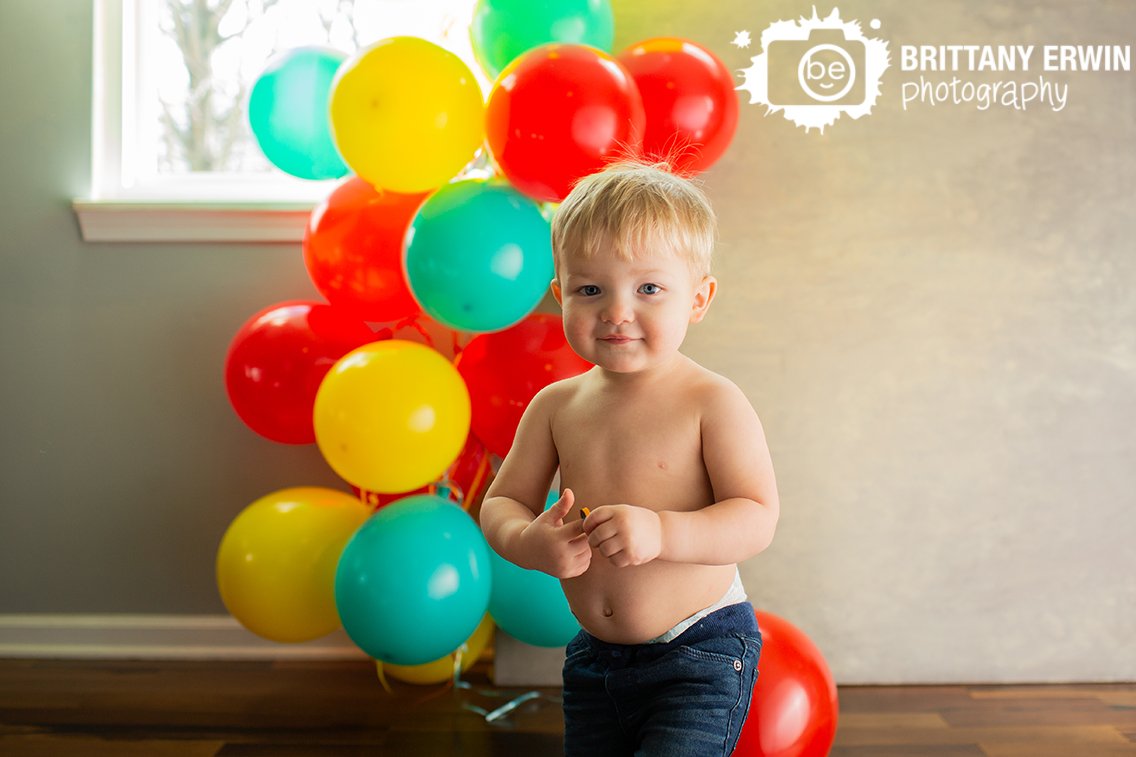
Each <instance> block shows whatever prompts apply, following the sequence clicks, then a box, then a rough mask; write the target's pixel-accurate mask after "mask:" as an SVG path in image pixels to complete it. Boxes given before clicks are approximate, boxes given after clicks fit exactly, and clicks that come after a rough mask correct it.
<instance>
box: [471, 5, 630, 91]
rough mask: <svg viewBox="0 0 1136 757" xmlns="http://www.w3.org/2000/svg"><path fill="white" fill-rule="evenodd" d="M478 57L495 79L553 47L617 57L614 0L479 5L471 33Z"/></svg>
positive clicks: (475, 11) (474, 15)
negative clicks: (537, 50) (523, 57)
mask: <svg viewBox="0 0 1136 757" xmlns="http://www.w3.org/2000/svg"><path fill="white" fill-rule="evenodd" d="M469 34H470V40H471V41H472V42H473V54H474V57H476V58H477V62H478V63H480V64H481V67H482V68H483V69H485V72H486V73H487V74H489V77H490V78H491V79H495V78H497V74H499V73H501V70H502V69H503V68H505V66H507V65H509V63H510V62H511V61H512V60H513V59H514V58H516V57H517V56H518V55H520V54H521V53H523V52H525V51H527V50H531V49H533V48H534V47H538V46H540V45H544V44H547V43H549V42H565V43H571V44H580V45H591V46H592V47H598V48H599V49H601V50H603V51H604V52H608V53H610V52H611V44H612V40H613V38H614V36H615V23H614V20H613V16H612V12H611V2H610V0H557V2H533V0H479V2H478V3H477V7H476V8H475V9H474V11H473V21H472V23H470V27H469Z"/></svg>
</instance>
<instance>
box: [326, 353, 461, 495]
mask: <svg viewBox="0 0 1136 757" xmlns="http://www.w3.org/2000/svg"><path fill="white" fill-rule="evenodd" d="M469 417H470V403H469V390H468V389H466V386H465V380H464V379H462V377H461V374H459V373H458V371H457V369H456V368H455V367H454V366H453V364H452V363H451V362H450V361H449V360H447V359H446V358H444V357H442V355H440V354H439V353H437V352H436V351H434V350H432V349H430V348H429V347H426V346H425V345H421V344H417V343H416V342H408V341H404V340H401V339H388V340H385V341H382V342H373V343H371V344H367V345H364V346H362V347H360V348H358V349H356V350H354V351H352V352H349V353H347V354H346V355H344V356H343V357H342V358H340V359H339V362H337V363H336V364H335V365H334V366H332V368H331V370H330V371H328V372H327V375H326V376H324V379H323V383H321V384H320V387H319V391H317V392H316V403H315V411H314V415H313V421H314V425H315V431H316V444H318V445H319V449H320V452H322V453H323V456H324V458H325V459H326V460H327V464H328V465H330V466H331V467H332V469H333V470H334V471H335V472H336V473H338V474H339V475H340V476H342V477H343V478H344V479H346V480H347V481H350V482H351V483H353V484H355V485H356V486H359V487H361V488H363V489H367V490H369V491H374V492H383V493H394V492H406V491H411V490H414V489H417V488H418V487H420V486H424V485H426V484H428V483H430V482H431V481H435V480H437V479H438V478H439V477H440V476H441V475H442V474H443V473H444V472H445V470H446V468H448V467H449V466H450V464H451V463H452V462H453V461H454V460H455V459H456V458H457V456H458V453H460V452H461V450H462V447H463V446H464V445H465V440H466V437H467V436H468V435H469Z"/></svg>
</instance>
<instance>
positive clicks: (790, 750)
mask: <svg viewBox="0 0 1136 757" xmlns="http://www.w3.org/2000/svg"><path fill="white" fill-rule="evenodd" d="M757 625H758V628H760V629H761V639H762V645H761V659H760V660H759V661H758V663H757V667H758V670H759V671H760V673H759V674H758V677H757V684H756V685H755V686H754V688H753V704H751V705H750V710H749V717H748V718H747V719H746V722H745V725H744V726H743V727H742V735H741V738H740V739H739V740H738V745H737V747H735V748H734V756H735V757H824V755H826V754H828V750H829V748H830V747H831V746H832V741H833V739H834V738H835V737H836V720H837V712H838V709H839V705H838V704H837V699H836V682H835V681H834V680H833V678H832V671H830V670H829V669H828V664H827V663H826V662H825V661H824V657H823V656H821V653H820V650H819V649H817V647H816V645H815V644H813V642H812V641H811V640H810V639H809V637H808V636H805V634H804V633H803V632H802V631H801V630H800V629H799V628H797V627H796V626H794V625H793V624H792V623H790V622H789V621H787V620H784V619H782V618H779V617H777V616H776V615H773V614H771V613H767V612H758V613H757Z"/></svg>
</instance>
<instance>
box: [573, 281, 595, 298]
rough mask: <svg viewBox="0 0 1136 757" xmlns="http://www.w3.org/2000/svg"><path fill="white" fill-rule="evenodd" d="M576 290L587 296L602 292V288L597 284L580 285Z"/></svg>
mask: <svg viewBox="0 0 1136 757" xmlns="http://www.w3.org/2000/svg"><path fill="white" fill-rule="evenodd" d="M576 291H578V292H579V293H580V294H582V295H584V296H585V297H594V296H595V295H597V294H599V293H600V288H599V287H598V286H596V285H595V284H584V286H582V287H580V288H579V289H577V290H576Z"/></svg>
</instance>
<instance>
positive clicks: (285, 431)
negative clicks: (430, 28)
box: [217, 0, 737, 709]
mask: <svg viewBox="0 0 1136 757" xmlns="http://www.w3.org/2000/svg"><path fill="white" fill-rule="evenodd" d="M470 34H471V38H472V41H473V48H474V52H475V55H476V57H477V58H478V62H479V64H480V66H481V67H482V68H483V69H484V70H485V72H486V74H487V75H488V76H489V77H493V78H494V79H495V81H494V83H493V85H492V88H491V90H490V91H489V93H488V97H487V98H486V97H485V96H484V95H483V92H482V90H481V87H480V85H479V84H478V82H477V79H476V78H475V76H474V74H473V72H472V71H471V70H470V68H469V67H468V66H467V65H466V64H465V63H464V62H462V60H461V59H459V58H458V57H457V56H456V55H454V54H453V53H452V52H450V51H448V50H446V49H444V48H442V47H440V46H438V45H435V44H433V43H431V42H428V41H426V40H424V39H419V38H416V37H391V38H388V39H382V40H379V41H378V42H376V43H374V44H372V45H370V46H369V47H367V48H365V49H363V50H360V51H358V52H356V53H355V54H353V55H348V54H346V53H343V52H339V51H335V50H329V49H326V48H314V47H304V48H298V49H295V50H291V51H289V52H287V53H285V54H283V55H281V56H279V57H278V58H277V59H275V60H274V61H273V62H272V63H271V64H270V65H269V66H268V68H267V69H266V70H265V71H264V72H263V73H262V74H261V76H260V77H259V78H258V79H257V81H256V83H255V85H254V87H253V89H252V92H251V96H250V99H249V106H248V107H249V113H248V115H249V122H250V125H251V127H252V131H253V134H254V136H255V137H256V140H257V142H258V144H259V145H260V147H261V149H262V151H263V152H264V154H265V155H266V156H267V157H268V159H269V160H270V161H271V162H272V163H273V164H274V165H275V166H277V167H278V168H280V169H281V170H283V171H285V172H287V173H289V174H292V175H295V176H298V177H301V178H305V179H340V181H339V183H338V184H337V186H336V187H335V189H334V190H333V191H332V192H331V193H330V194H329V195H328V196H327V197H326V199H324V200H323V201H322V202H321V203H319V204H318V205H317V207H316V208H315V209H314V210H313V212H312V214H311V217H310V220H309V222H308V224H307V228H306V231H305V235H304V240H303V246H302V249H303V260H304V264H305V266H306V268H307V271H308V273H309V275H310V277H311V280H312V282H313V283H314V285H315V287H316V289H317V290H318V291H319V293H320V295H321V296H322V297H323V298H324V301H316V300H312V301H287V302H281V303H277V304H275V305H271V306H269V307H267V308H265V309H263V310H261V311H260V312H258V313H257V314H255V315H253V316H252V317H251V318H250V319H249V320H248V321H247V322H246V323H245V324H244V325H243V326H241V328H240V329H239V330H238V332H237V334H236V336H235V337H234V338H233V341H232V343H231V345H230V348H229V351H228V355H227V358H226V364H225V380H226V388H227V391H228V396H229V399H230V401H231V403H232V406H233V409H234V410H235V411H236V413H237V415H238V416H239V417H240V418H241V419H242V420H243V421H244V423H245V424H246V425H247V426H248V427H249V428H251V429H252V430H253V431H255V432H257V433H258V434H260V435H261V436H264V437H266V438H267V439H270V440H272V441H275V442H278V443H282V444H311V443H313V442H314V443H315V444H316V445H317V446H318V449H319V451H320V453H321V454H322V455H323V457H324V459H325V460H326V461H327V463H328V465H329V466H330V467H331V468H332V469H333V470H334V471H335V472H336V473H337V474H338V475H339V476H341V477H342V478H343V479H344V481H345V482H346V483H347V484H349V485H350V486H351V488H352V489H353V491H354V492H355V493H356V495H357V496H352V495H350V494H347V493H346V492H340V491H335V490H332V489H326V488H321V487H303V488H291V489H284V490H281V491H277V492H274V493H272V494H269V495H267V496H265V497H263V498H261V499H259V500H257V501H256V502H253V503H252V504H251V505H249V506H248V507H247V508H246V509H245V510H244V511H243V512H241V513H240V514H239V515H238V516H237V518H236V519H235V520H234V521H233V522H232V524H231V525H230V527H229V529H228V531H227V532H226V534H225V536H224V538H223V540H222V543H221V546H220V550H219V553H218V556H217V580H218V586H219V589H220V593H221V597H222V599H223V600H224V602H225V605H226V607H227V608H228V609H229V611H230V612H231V613H232V614H233V615H234V616H235V617H236V618H237V620H238V621H240V622H241V623H242V624H243V625H244V626H245V627H247V628H248V629H249V630H251V631H253V632H254V633H257V634H259V635H261V636H264V637H266V638H268V639H272V640H275V641H280V642H300V641H306V640H310V639H314V638H318V637H320V636H323V635H325V634H328V633H330V632H332V631H334V630H336V629H337V628H338V627H339V626H340V624H342V626H343V628H344V629H345V630H346V632H347V634H348V635H349V636H350V638H351V639H352V641H354V642H355V643H356V644H357V645H358V646H359V647H360V648H361V649H362V650H363V651H365V652H366V653H367V654H368V655H370V656H371V657H373V658H375V659H376V660H379V661H380V662H381V663H383V665H384V668H385V672H386V673H387V674H389V675H390V676H392V677H396V678H400V679H401V680H404V681H408V682H414V683H440V682H443V681H445V680H447V679H449V678H451V677H452V678H453V680H454V681H455V682H456V680H457V674H458V673H459V672H460V669H461V668H462V667H463V666H467V665H468V664H469V663H471V662H472V661H474V660H476V658H477V656H478V654H480V651H481V650H482V649H484V648H485V646H486V644H487V643H488V640H489V637H490V635H491V633H492V629H493V627H494V625H495V624H496V625H500V626H501V627H503V628H505V629H506V630H507V631H508V632H509V633H511V634H513V635H514V636H516V637H517V638H519V639H520V640H522V641H527V642H530V643H533V644H537V645H542V646H563V645H564V644H565V643H567V641H568V640H570V638H571V637H572V636H573V635H574V634H575V633H576V631H577V630H578V625H577V624H576V621H575V619H574V618H573V616H572V615H571V612H570V611H569V610H568V606H567V602H566V600H565V599H564V596H563V592H562V591H561V589H560V586H559V583H558V582H557V581H556V580H555V579H553V578H551V577H549V576H546V575H544V574H539V573H533V572H531V571H525V570H522V569H520V568H518V567H517V566H515V565H512V564H510V563H508V562H507V561H505V560H502V559H500V558H499V557H498V556H497V555H495V554H494V553H493V552H492V550H490V549H489V548H488V546H487V544H486V543H485V540H484V538H483V536H482V534H481V532H480V529H479V528H478V526H477V523H476V520H475V511H474V508H473V507H472V506H473V505H474V504H476V503H477V502H478V498H479V497H481V496H483V495H484V491H485V488H486V487H487V485H488V480H489V478H490V477H491V470H490V459H491V457H493V456H495V457H504V456H505V455H506V454H507V453H508V451H509V448H510V446H511V445H512V442H513V437H514V435H515V432H516V428H517V424H518V422H519V420H520V417H521V414H522V412H523V411H524V408H525V407H526V406H527V404H528V403H529V402H530V401H531V399H532V397H533V396H534V395H535V394H536V393H537V392H538V391H539V390H540V389H541V388H543V387H544V386H546V385H548V384H550V383H552V382H553V381H557V380H560V379H563V378H567V377H570V376H573V375H576V374H579V373H581V372H583V371H584V370H587V369H588V368H589V367H590V365H589V364H588V363H586V362H584V361H583V360H581V359H580V358H579V357H577V356H576V355H575V354H574V353H573V352H572V350H571V349H570V348H569V346H568V344H567V342H566V340H565V338H564V333H563V328H562V326H561V323H560V319H559V318H558V317H555V316H550V315H546V314H540V313H535V312H534V310H535V308H536V306H537V305H538V304H539V302H540V300H541V299H542V297H543V295H544V292H545V290H546V288H547V286H548V284H549V281H550V280H551V278H552V276H553V260H552V251H551V233H550V217H551V215H552V213H554V205H553V204H554V203H557V202H559V201H561V200H562V199H563V198H564V197H565V195H566V194H567V193H568V191H569V190H570V188H571V186H572V184H573V182H575V181H576V180H578V179H580V178H581V177H583V176H585V175H588V174H590V173H593V172H595V171H598V170H601V169H602V168H603V167H604V166H605V165H606V164H607V163H609V162H611V161H613V160H615V159H619V158H623V157H635V158H640V159H642V158H646V159H650V160H657V159H667V160H669V161H670V162H671V163H672V165H673V166H674V170H676V171H678V172H683V173H686V174H688V175H689V174H694V173H697V172H699V171H702V170H704V169H706V168H707V167H709V166H710V165H711V164H712V163H713V162H714V161H715V160H717V159H718V157H720V156H721V154H722V153H723V151H724V150H725V149H726V146H727V145H728V143H729V141H730V139H731V138H732V136H733V132H734V128H735V125H736V120H737V99H736V95H735V94H734V82H733V78H732V76H731V74H730V72H729V70H728V69H727V68H726V67H725V66H724V65H723V64H722V62H721V61H719V60H718V59H717V58H716V57H715V56H714V55H713V54H711V53H710V52H709V51H707V50H706V49H704V48H702V47H700V46H699V45H697V44H695V43H693V42H690V41H688V40H683V39H672V38H667V39H652V40H646V41H643V42H641V43H639V44H635V45H632V46H631V47H628V48H627V49H626V50H624V51H623V52H621V53H619V54H618V55H615V56H613V55H612V54H611V53H610V52H608V51H609V50H610V47H611V42H612V35H613V30H612V13H611V7H610V3H609V2H606V1H604V0H599V1H597V0H588V1H587V2H584V1H583V0H579V1H570V2H559V3H530V2H525V1H524V0H481V2H479V3H478V5H477V9H476V11H475V14H474V20H473V23H472V25H471V29H470ZM436 343H437V345H438V346H435V344H436ZM443 495H448V496H443ZM453 499H457V500H459V501H458V502H454V501H452V500H453ZM499 709H500V708H499Z"/></svg>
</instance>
